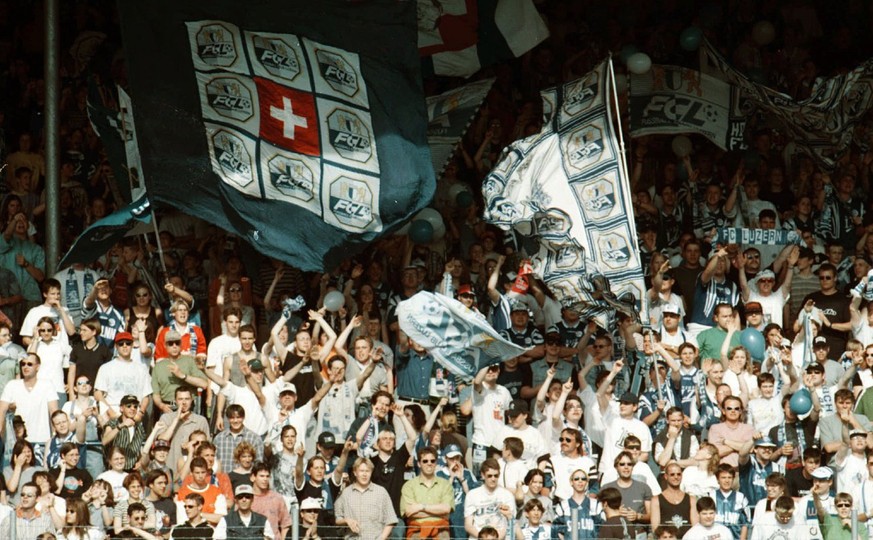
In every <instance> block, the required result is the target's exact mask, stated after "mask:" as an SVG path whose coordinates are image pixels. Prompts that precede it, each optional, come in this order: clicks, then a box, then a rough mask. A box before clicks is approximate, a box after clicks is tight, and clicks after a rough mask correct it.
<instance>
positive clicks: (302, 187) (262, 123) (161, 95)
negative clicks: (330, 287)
mask: <svg viewBox="0 0 873 540" xmlns="http://www.w3.org/2000/svg"><path fill="white" fill-rule="evenodd" d="M120 5H121V18H122V29H123V32H124V41H125V52H126V54H127V60H128V64H129V74H130V83H131V94H132V98H133V101H134V103H136V111H135V116H136V126H137V131H138V135H139V145H140V152H141V155H142V163H143V169H144V176H145V179H146V182H147V186H148V191H149V196H150V197H151V198H152V200H153V201H154V202H161V203H165V204H169V205H172V206H175V207H177V208H179V209H180V210H182V211H183V212H185V213H188V214H191V215H194V216H197V217H200V218H202V219H205V220H207V221H209V222H211V223H214V224H216V225H218V226H220V227H222V228H224V229H226V230H228V231H230V232H232V233H235V234H237V235H239V236H240V237H242V238H244V239H246V240H247V241H248V242H249V243H251V244H252V245H253V246H254V247H255V248H256V249H258V250H259V251H261V252H262V253H265V254H267V255H269V256H272V257H276V258H279V259H281V260H283V261H285V262H287V263H290V264H293V265H294V266H296V267H298V268H301V269H303V270H323V269H326V268H332V267H333V266H335V265H336V264H338V263H339V262H341V261H342V260H344V259H347V258H348V257H349V256H350V255H351V254H353V253H355V252H356V251H360V250H362V249H363V248H364V247H365V246H366V245H367V244H368V243H369V242H371V241H373V240H374V239H376V238H378V237H379V236H380V235H381V234H383V233H384V232H386V231H388V230H389V229H391V228H392V227H394V226H395V225H397V224H399V223H400V222H401V221H403V220H404V219H406V218H407V217H408V216H410V215H412V214H413V213H415V212H416V211H418V210H419V209H420V208H422V207H424V206H425V205H426V204H427V203H428V202H429V201H430V199H431V197H432V196H433V191H434V173H433V169H432V166H431V163H430V156H429V152H428V148H427V138H426V135H427V114H426V111H425V107H424V99H423V95H422V89H421V82H420V81H421V79H420V74H419V69H420V66H419V59H418V56H417V49H416V35H417V34H416V18H415V17H416V16H415V4H414V3H411V2H394V1H372V2H344V1H338V0H331V1H326V2H303V1H300V0H291V1H284V2H279V1H273V0H268V1H253V2H246V3H244V4H241V3H240V2H236V1H230V0H212V1H208V2H207V1H202V0H198V1H193V2H172V1H169V0H156V1H152V2H122V3H121V4H120Z"/></svg>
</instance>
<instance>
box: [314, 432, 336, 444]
mask: <svg viewBox="0 0 873 540" xmlns="http://www.w3.org/2000/svg"><path fill="white" fill-rule="evenodd" d="M318 444H320V445H321V446H324V447H326V448H333V447H334V446H336V437H334V435H333V433H331V432H329V431H322V432H321V435H319V436H318Z"/></svg>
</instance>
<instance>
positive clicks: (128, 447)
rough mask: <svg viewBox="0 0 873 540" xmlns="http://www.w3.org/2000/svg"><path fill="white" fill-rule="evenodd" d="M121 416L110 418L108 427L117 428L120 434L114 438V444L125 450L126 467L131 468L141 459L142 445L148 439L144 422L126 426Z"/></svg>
mask: <svg viewBox="0 0 873 540" xmlns="http://www.w3.org/2000/svg"><path fill="white" fill-rule="evenodd" d="M121 419H122V418H121V417H120V416H119V417H118V418H113V419H112V420H110V421H109V422H108V423H107V424H106V427H111V428H113V429H117V430H119V431H118V435H116V436H115V439H113V440H112V445H113V446H116V447H118V448H120V449H121V450H123V451H124V469H125V470H130V469H133V467H134V466H135V465H136V462H137V460H139V456H140V451H141V450H142V445H143V443H144V442H145V440H146V432H145V428H144V427H143V425H142V422H136V423H134V425H133V426H130V427H125V426H123V425H120V424H121Z"/></svg>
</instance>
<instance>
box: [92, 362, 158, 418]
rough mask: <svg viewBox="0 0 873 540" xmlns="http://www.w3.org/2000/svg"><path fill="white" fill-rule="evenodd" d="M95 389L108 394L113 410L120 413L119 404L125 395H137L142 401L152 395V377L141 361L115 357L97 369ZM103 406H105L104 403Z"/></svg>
mask: <svg viewBox="0 0 873 540" xmlns="http://www.w3.org/2000/svg"><path fill="white" fill-rule="evenodd" d="M94 389H95V390H100V391H101V392H103V393H104V394H106V401H107V402H108V403H109V405H110V406H111V407H112V410H114V411H115V412H119V413H120V412H121V411H120V410H119V406H120V405H121V398H123V397H124V396H127V395H131V396H136V397H137V398H139V400H140V401H142V400H143V399H145V398H146V397H147V396H150V395H152V377H151V375H149V370H148V368H147V367H146V366H145V365H143V364H142V363H141V362H135V361H133V360H131V361H127V360H122V359H121V358H118V357H115V359H113V360H111V361H109V362H106V363H105V364H103V365H102V366H100V369H99V370H97V377H96V378H95V379H94ZM101 407H102V408H105V406H104V405H102V404H101ZM100 412H101V413H105V412H106V411H105V410H101V411H100Z"/></svg>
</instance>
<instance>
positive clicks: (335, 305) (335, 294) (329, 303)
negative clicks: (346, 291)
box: [324, 291, 346, 312]
mask: <svg viewBox="0 0 873 540" xmlns="http://www.w3.org/2000/svg"><path fill="white" fill-rule="evenodd" d="M345 303H346V297H345V296H343V293H341V292H339V291H330V292H329V293H327V294H326V295H324V307H325V308H326V309H327V310H328V311H331V312H337V311H339V310H340V308H342V307H343V306H344V305H345Z"/></svg>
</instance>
